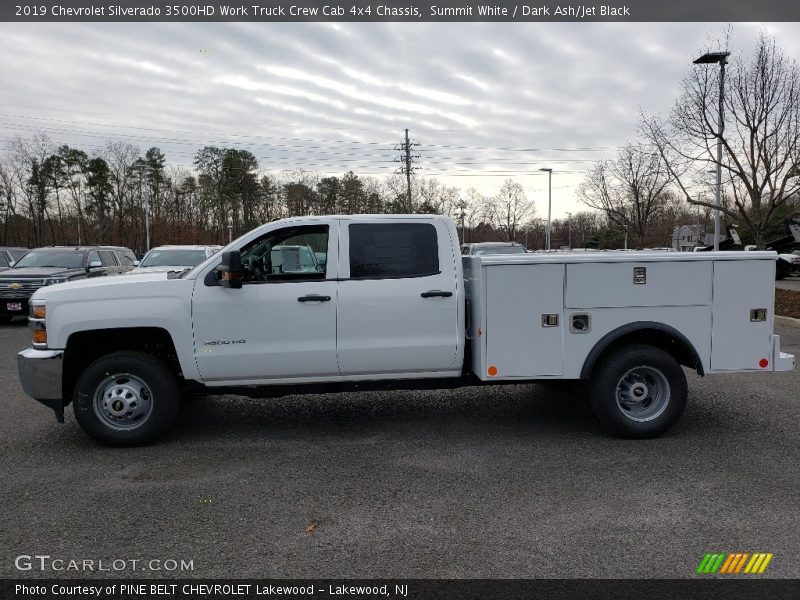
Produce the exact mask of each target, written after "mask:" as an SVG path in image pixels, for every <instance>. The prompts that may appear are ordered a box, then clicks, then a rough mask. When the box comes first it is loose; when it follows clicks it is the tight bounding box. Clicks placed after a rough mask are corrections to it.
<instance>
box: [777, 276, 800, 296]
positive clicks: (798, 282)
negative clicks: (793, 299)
mask: <svg viewBox="0 0 800 600" xmlns="http://www.w3.org/2000/svg"><path fill="white" fill-rule="evenodd" d="M775 287H776V288H780V289H783V290H794V291H796V292H800V277H796V276H794V275H792V276H791V277H786V278H785V279H781V280H780V281H776V282H775Z"/></svg>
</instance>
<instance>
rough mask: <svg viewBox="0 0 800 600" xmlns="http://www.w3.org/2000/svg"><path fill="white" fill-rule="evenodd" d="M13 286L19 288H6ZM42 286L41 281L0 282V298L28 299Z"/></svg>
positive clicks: (42, 282)
mask: <svg viewBox="0 0 800 600" xmlns="http://www.w3.org/2000/svg"><path fill="white" fill-rule="evenodd" d="M14 284H18V285H19V286H20V287H14V288H10V287H8V286H9V285H12V286H13V285H14ZM43 284H44V280H43V279H18V280H16V281H14V280H11V281H0V298H30V297H31V295H32V294H33V292H35V291H36V290H38V289H39V288H40V287H42V285H43Z"/></svg>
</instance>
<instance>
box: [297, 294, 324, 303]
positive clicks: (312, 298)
mask: <svg viewBox="0 0 800 600" xmlns="http://www.w3.org/2000/svg"><path fill="white" fill-rule="evenodd" d="M297 301H298V302H330V301H331V297H330V296H319V295H317V294H309V295H308V296H300V297H299V298H298V299H297Z"/></svg>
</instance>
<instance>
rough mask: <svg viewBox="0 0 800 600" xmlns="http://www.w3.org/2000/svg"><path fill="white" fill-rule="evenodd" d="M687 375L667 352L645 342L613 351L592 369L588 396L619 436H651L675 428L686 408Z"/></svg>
mask: <svg viewBox="0 0 800 600" xmlns="http://www.w3.org/2000/svg"><path fill="white" fill-rule="evenodd" d="M687 396H688V387H687V384H686V375H685V374H684V372H683V369H682V368H681V366H680V365H679V364H678V362H677V361H676V360H675V359H674V358H673V357H672V356H671V355H670V354H668V353H667V352H665V351H663V350H661V349H659V348H656V347H653V346H649V345H646V344H632V345H629V346H623V347H621V348H618V349H616V350H613V351H611V352H610V353H609V354H607V355H606V356H605V357H603V358H602V359H601V360H600V361H599V362H598V364H597V365H596V366H595V368H594V370H593V372H592V380H591V382H590V384H589V400H590V403H591V406H592V411H593V412H594V414H595V416H596V417H597V419H598V420H599V421H600V422H601V423H602V424H603V425H604V426H605V427H606V428H607V429H608V430H610V431H611V432H613V433H614V434H616V435H618V436H621V437H626V438H650V437H655V436H658V435H660V434H662V433H664V432H665V431H667V430H668V429H669V428H670V427H672V426H673V425H674V424H675V423H676V422H677V421H678V419H680V417H681V414H683V411H684V409H685V408H686V399H687Z"/></svg>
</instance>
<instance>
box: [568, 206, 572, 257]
mask: <svg viewBox="0 0 800 600" xmlns="http://www.w3.org/2000/svg"><path fill="white" fill-rule="evenodd" d="M567 246H569V249H570V250H572V213H570V212H568V213H567Z"/></svg>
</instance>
